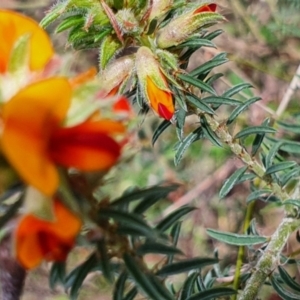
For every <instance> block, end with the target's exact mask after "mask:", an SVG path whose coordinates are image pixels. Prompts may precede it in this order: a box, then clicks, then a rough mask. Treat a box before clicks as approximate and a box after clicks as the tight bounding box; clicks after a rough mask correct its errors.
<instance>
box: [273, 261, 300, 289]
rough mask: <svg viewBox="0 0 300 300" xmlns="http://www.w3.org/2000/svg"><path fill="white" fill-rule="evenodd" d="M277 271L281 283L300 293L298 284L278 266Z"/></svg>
mask: <svg viewBox="0 0 300 300" xmlns="http://www.w3.org/2000/svg"><path fill="white" fill-rule="evenodd" d="M278 271H279V275H280V277H281V279H282V280H283V282H284V283H285V284H286V285H288V286H289V287H290V288H291V289H293V290H294V291H296V292H300V284H299V283H297V282H296V280H294V279H293V278H292V277H291V276H290V275H289V273H288V272H287V271H286V270H285V269H284V268H283V267H281V266H278Z"/></svg>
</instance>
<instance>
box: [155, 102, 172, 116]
mask: <svg viewBox="0 0 300 300" xmlns="http://www.w3.org/2000/svg"><path fill="white" fill-rule="evenodd" d="M158 114H159V115H160V116H161V117H162V118H164V119H166V120H171V119H172V117H173V112H172V111H169V110H168V108H167V107H166V106H164V105H163V104H161V103H158Z"/></svg>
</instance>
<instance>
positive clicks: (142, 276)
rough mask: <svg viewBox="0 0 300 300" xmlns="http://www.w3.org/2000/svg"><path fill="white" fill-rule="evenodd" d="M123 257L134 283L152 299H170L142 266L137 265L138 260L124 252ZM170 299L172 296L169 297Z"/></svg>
mask: <svg viewBox="0 0 300 300" xmlns="http://www.w3.org/2000/svg"><path fill="white" fill-rule="evenodd" d="M123 259H124V262H125V265H126V268H127V270H128V272H129V274H130V275H131V277H132V278H133V279H134V282H135V283H136V285H137V286H138V287H139V288H140V289H141V290H142V291H143V292H144V293H145V294H146V295H147V296H149V297H150V299H153V300H163V299H166V300H170V298H165V297H164V296H163V295H162V294H161V293H160V292H159V291H158V290H157V287H156V285H155V284H153V282H152V281H151V280H149V278H148V276H147V275H146V273H145V271H143V270H142V266H141V265H139V263H138V261H137V260H136V259H135V258H133V257H132V256H131V255H130V254H128V253H124V255H123ZM171 299H172V298H171Z"/></svg>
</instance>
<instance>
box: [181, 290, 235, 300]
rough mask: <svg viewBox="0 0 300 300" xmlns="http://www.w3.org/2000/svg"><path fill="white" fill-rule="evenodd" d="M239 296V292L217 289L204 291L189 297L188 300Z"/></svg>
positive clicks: (211, 299)
mask: <svg viewBox="0 0 300 300" xmlns="http://www.w3.org/2000/svg"><path fill="white" fill-rule="evenodd" d="M235 294H237V291H236V290H234V289H231V288H227V287H215V288H212V289H209V290H205V291H202V292H200V293H198V294H195V295H193V296H191V297H189V298H188V299H186V300H213V299H215V298H216V297H222V298H224V296H230V295H235Z"/></svg>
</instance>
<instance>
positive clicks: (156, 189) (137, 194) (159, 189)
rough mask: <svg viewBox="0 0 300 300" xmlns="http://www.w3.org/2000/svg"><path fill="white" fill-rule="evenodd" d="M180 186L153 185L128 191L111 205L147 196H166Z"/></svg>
mask: <svg viewBox="0 0 300 300" xmlns="http://www.w3.org/2000/svg"><path fill="white" fill-rule="evenodd" d="M177 188H178V185H176V184H173V185H166V186H159V185H156V186H153V187H150V188H147V189H143V190H138V191H133V192H132V193H128V194H126V195H123V196H121V197H120V198H117V199H115V200H114V201H113V202H112V203H111V206H118V205H122V204H125V203H130V202H132V201H136V200H140V199H143V198H146V197H152V196H153V197H155V196H156V195H158V196H160V197H165V196H167V195H168V193H170V192H172V191H174V190H176V189H177ZM162 195H164V196H162Z"/></svg>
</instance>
